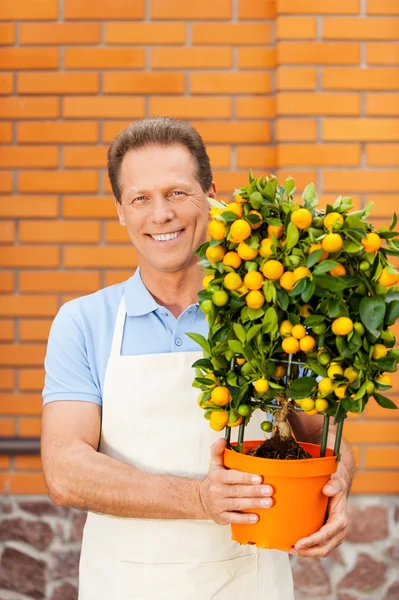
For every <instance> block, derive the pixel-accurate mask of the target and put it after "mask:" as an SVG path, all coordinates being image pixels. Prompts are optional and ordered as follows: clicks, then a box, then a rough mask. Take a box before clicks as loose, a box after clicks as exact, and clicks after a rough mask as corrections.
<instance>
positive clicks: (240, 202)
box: [234, 194, 248, 204]
mask: <svg viewBox="0 0 399 600" xmlns="http://www.w3.org/2000/svg"><path fill="white" fill-rule="evenodd" d="M234 198H235V201H236V202H238V203H239V204H247V202H248V200H244V198H243V197H242V196H241V194H236V195H235V196H234Z"/></svg>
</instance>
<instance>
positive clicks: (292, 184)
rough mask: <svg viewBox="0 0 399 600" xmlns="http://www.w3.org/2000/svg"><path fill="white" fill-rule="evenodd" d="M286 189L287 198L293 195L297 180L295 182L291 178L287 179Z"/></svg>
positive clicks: (285, 182)
mask: <svg viewBox="0 0 399 600" xmlns="http://www.w3.org/2000/svg"><path fill="white" fill-rule="evenodd" d="M284 187H285V189H286V192H287V196H289V195H290V194H292V192H293V191H294V190H295V180H294V178H293V177H291V176H289V177H287V179H286V180H285V181H284Z"/></svg>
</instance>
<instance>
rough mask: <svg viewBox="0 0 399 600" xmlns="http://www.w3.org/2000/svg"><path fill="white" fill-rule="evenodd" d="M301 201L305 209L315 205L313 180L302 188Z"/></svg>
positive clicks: (316, 199)
mask: <svg viewBox="0 0 399 600" xmlns="http://www.w3.org/2000/svg"><path fill="white" fill-rule="evenodd" d="M302 201H303V202H304V203H305V208H307V209H310V208H314V207H315V206H316V205H317V203H318V197H317V192H316V186H315V184H314V183H313V182H312V183H309V184H308V185H307V186H306V187H305V189H304V190H303V194H302Z"/></svg>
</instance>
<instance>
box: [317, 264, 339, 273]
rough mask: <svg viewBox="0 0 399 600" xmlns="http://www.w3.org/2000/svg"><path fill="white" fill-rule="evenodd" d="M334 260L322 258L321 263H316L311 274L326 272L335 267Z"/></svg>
mask: <svg viewBox="0 0 399 600" xmlns="http://www.w3.org/2000/svg"><path fill="white" fill-rule="evenodd" d="M338 264H339V263H337V261H335V260H323V262H322V263H320V264H319V265H317V267H315V269H314V271H313V275H323V273H327V271H331V269H335V267H336V266H337V265H338Z"/></svg>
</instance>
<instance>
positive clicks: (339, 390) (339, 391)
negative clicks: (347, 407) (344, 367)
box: [334, 383, 348, 398]
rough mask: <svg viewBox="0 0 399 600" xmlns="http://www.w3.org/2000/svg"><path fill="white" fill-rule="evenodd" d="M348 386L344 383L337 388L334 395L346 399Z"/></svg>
mask: <svg viewBox="0 0 399 600" xmlns="http://www.w3.org/2000/svg"><path fill="white" fill-rule="evenodd" d="M347 387H348V385H347V384H345V383H343V384H342V385H339V386H338V387H336V388H335V390H334V394H335V395H336V396H337V397H338V398H345V396H346V389H347Z"/></svg>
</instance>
